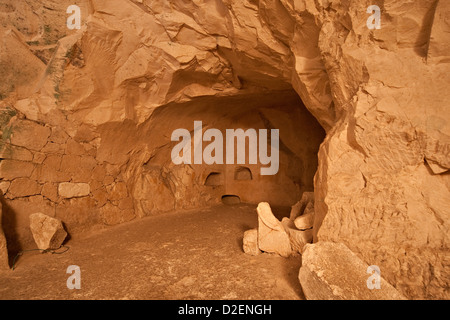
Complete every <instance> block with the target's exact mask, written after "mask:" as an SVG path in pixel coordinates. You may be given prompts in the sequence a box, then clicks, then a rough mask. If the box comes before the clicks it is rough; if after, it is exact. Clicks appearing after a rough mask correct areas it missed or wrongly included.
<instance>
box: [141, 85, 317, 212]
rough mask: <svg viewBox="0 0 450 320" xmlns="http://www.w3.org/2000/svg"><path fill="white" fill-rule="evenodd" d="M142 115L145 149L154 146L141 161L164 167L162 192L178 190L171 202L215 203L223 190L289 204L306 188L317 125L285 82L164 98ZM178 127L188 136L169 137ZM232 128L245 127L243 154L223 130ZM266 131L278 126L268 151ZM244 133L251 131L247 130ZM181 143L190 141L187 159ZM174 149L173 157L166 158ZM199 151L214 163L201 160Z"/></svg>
mask: <svg viewBox="0 0 450 320" xmlns="http://www.w3.org/2000/svg"><path fill="white" fill-rule="evenodd" d="M150 120H151V121H149V122H148V123H146V124H144V126H143V127H141V130H142V131H141V132H142V133H140V135H141V136H149V137H151V138H150V139H148V141H147V148H148V149H149V150H158V152H157V153H156V154H154V155H153V156H152V158H151V159H150V160H149V161H148V163H146V167H147V168H167V171H168V172H169V173H168V177H167V179H166V180H165V182H164V183H165V184H166V185H168V189H170V190H169V191H167V194H178V195H181V194H184V195H185V196H184V197H183V196H177V199H176V200H175V207H184V208H186V207H190V208H195V207H204V206H209V205H213V204H215V203H220V202H223V198H222V197H223V196H227V195H235V196H236V197H239V199H240V201H241V202H242V203H247V204H258V203H259V202H263V201H264V202H269V203H270V204H271V205H274V206H286V207H289V206H292V205H293V204H295V203H296V202H297V201H298V200H299V199H300V198H301V196H302V194H303V192H307V191H309V192H310V191H314V182H313V178H314V175H315V172H316V170H317V166H318V160H317V153H318V150H319V146H320V144H321V143H322V141H323V140H324V138H325V131H324V130H323V128H322V127H321V126H320V124H319V123H318V122H317V120H316V119H315V118H314V117H313V116H312V115H311V113H310V112H309V111H308V110H307V109H306V107H305V106H304V104H303V102H302V100H301V99H300V97H299V96H298V94H297V93H296V92H295V91H294V90H293V89H292V88H291V89H288V90H273V91H264V92H250V93H242V94H240V95H236V96H225V97H200V98H196V99H193V100H192V101H189V102H183V103H172V104H169V105H166V106H164V107H160V108H158V109H157V110H155V111H154V113H153V115H152V117H151V119H150ZM199 124H200V126H199ZM196 125H197V126H198V127H195V126H196ZM180 129H183V130H185V131H184V132H188V133H189V134H188V136H189V135H190V136H189V137H188V139H190V140H189V141H187V142H186V141H184V138H180V137H176V139H172V140H171V137H173V136H172V135H173V133H174V132H175V131H176V130H180ZM240 129H242V132H244V133H245V135H244V139H245V140H242V141H244V145H245V149H244V155H245V158H242V157H241V158H239V157H240V156H239V153H240V151H239V147H238V141H239V138H237V137H232V138H231V139H230V138H229V137H228V135H227V132H228V131H229V130H233V131H234V132H237V130H240ZM210 130H215V132H219V133H220V134H221V136H222V138H221V139H222V141H216V139H217V137H216V136H213V137H211V136H207V135H208V131H210ZM273 130H278V146H277V147H276V148H275V147H274V149H273V150H272V149H271V147H272V142H273V141H272V138H273V137H272V136H271V135H272V133H273V132H274V131H273ZM250 131H252V134H253V135H251V134H248V135H247V133H249V132H250ZM264 133H265V135H264ZM197 135H198V137H197ZM199 141H201V143H200V144H199ZM182 142H183V143H185V145H187V146H188V147H189V146H190V148H189V149H188V151H187V152H188V153H187V156H186V157H187V159H189V160H188V161H186V159H185V158H183V157H184V152H185V150H184V149H182V147H181V146H180V144H181V143H182ZM189 142H190V143H189ZM196 144H197V145H196ZM264 144H265V145H266V148H267V150H264ZM199 145H200V146H199ZM212 146H214V147H212ZM219 147H220V148H219ZM177 148H178V149H177ZM196 148H197V149H196ZM261 148H262V149H261ZM174 150H176V152H175V155H176V156H177V157H179V159H180V161H179V163H174V162H173V161H170V160H169V159H171V157H173V156H174V153H173V152H174ZM261 150H262V151H261ZM274 150H276V151H274ZM241 151H242V150H241ZM264 151H266V153H264ZM230 152H231V154H232V156H231V157H229V153H230ZM274 152H275V153H277V157H276V156H275V155H276V154H274ZM217 153H218V154H217ZM205 155H211V156H212V157H214V159H215V161H209V162H208V161H206V160H205V157H206V156H205ZM241 155H242V152H241ZM252 155H253V157H252ZM264 155H267V157H268V158H270V161H269V162H268V158H266V159H264V157H263V156H264ZM216 156H217V158H216ZM233 156H234V157H233ZM195 157H197V158H195ZM275 158H277V159H276V160H278V167H277V168H275V169H274V170H272V172H269V174H268V173H267V171H266V173H264V170H267V169H268V168H269V169H270V168H273V167H276V166H275V165H274V163H275V162H276V160H275ZM181 159H184V160H183V161H181ZM230 159H231V160H234V161H229V160H230ZM218 160H219V161H218ZM144 174H145V172H144ZM167 180H170V183H167ZM149 200H150V199H149ZM152 208H155V206H152ZM156 209H157V208H156Z"/></svg>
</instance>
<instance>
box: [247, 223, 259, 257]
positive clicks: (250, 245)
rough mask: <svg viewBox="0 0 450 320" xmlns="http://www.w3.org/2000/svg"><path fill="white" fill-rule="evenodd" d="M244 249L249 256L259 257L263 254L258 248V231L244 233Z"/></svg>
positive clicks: (251, 230)
mask: <svg viewBox="0 0 450 320" xmlns="http://www.w3.org/2000/svg"><path fill="white" fill-rule="evenodd" d="M243 248H244V252H245V253H247V254H249V255H252V256H257V255H259V254H261V250H259V247H258V230H257V229H250V230H247V231H245V232H244V239H243Z"/></svg>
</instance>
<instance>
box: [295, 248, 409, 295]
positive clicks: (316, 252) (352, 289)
mask: <svg viewBox="0 0 450 320" xmlns="http://www.w3.org/2000/svg"><path fill="white" fill-rule="evenodd" d="M368 267H369V265H368V264H366V263H364V262H363V261H362V260H361V259H359V258H358V256H357V255H355V254H354V253H353V252H352V251H351V250H350V249H349V248H347V247H346V246H345V245H344V244H342V243H332V242H324V241H320V242H318V243H315V244H308V245H307V246H306V248H305V251H304V253H303V254H302V266H301V267H300V272H299V276H298V277H299V281H300V283H301V285H302V290H303V293H304V294H305V297H306V298H307V299H308V300H403V299H405V297H404V296H403V295H401V294H400V293H399V292H398V291H397V290H396V289H395V288H394V287H393V286H392V285H390V284H389V283H388V282H387V281H386V280H385V279H384V278H383V273H382V270H381V272H380V276H381V278H380V279H379V280H380V287H379V289H377V288H376V287H375V288H372V289H370V288H369V286H368V284H367V281H368V279H369V277H370V276H371V274H369V273H367V268H368ZM370 280H371V279H369V281H370Z"/></svg>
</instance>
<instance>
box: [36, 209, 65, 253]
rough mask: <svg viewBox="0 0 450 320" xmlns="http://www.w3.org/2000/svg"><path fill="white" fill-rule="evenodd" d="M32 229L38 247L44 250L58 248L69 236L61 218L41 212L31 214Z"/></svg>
mask: <svg viewBox="0 0 450 320" xmlns="http://www.w3.org/2000/svg"><path fill="white" fill-rule="evenodd" d="M30 229H31V233H32V234H33V238H34V241H35V242H36V244H37V247H38V248H39V249H42V250H48V249H58V248H59V247H60V246H61V245H62V243H63V242H64V239H65V238H66V236H67V232H66V231H65V230H64V226H63V224H62V222H61V220H59V219H56V218H52V217H50V216H47V215H45V214H43V213H40V212H38V213H33V214H31V215H30Z"/></svg>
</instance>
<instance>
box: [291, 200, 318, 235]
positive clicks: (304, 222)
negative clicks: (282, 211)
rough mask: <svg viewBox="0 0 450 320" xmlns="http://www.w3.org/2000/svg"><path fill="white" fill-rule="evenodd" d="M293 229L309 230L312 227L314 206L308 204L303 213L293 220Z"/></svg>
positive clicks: (310, 203)
mask: <svg viewBox="0 0 450 320" xmlns="http://www.w3.org/2000/svg"><path fill="white" fill-rule="evenodd" d="M294 224H295V227H296V228H297V229H299V230H306V229H311V228H312V227H313V226H314V204H313V203H312V202H309V203H308V205H307V206H306V208H305V210H304V211H303V213H302V214H301V215H300V216H298V217H297V218H295V220H294Z"/></svg>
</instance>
